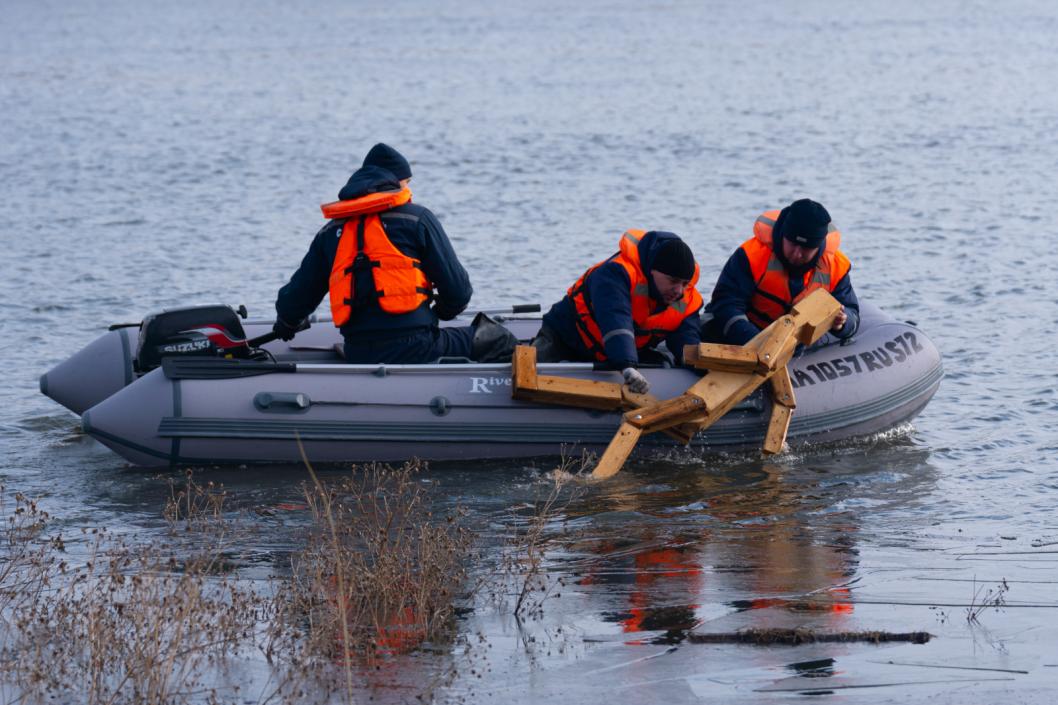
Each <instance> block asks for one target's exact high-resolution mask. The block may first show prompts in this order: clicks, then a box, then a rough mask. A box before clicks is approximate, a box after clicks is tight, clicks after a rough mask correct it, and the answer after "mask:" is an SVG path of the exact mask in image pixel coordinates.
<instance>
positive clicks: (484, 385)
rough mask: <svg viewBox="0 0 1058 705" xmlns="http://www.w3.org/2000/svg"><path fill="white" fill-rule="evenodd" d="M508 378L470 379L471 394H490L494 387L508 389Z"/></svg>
mask: <svg viewBox="0 0 1058 705" xmlns="http://www.w3.org/2000/svg"><path fill="white" fill-rule="evenodd" d="M510 386H511V378H510V377H471V378H470V393H471V394H492V393H493V392H494V391H495V388H496V387H510Z"/></svg>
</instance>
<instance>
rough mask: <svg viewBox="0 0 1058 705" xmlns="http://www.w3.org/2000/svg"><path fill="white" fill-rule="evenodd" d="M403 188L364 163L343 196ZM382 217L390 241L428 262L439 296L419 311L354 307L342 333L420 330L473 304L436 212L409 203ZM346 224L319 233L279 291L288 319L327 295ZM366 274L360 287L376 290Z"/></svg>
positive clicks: (279, 302)
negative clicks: (340, 239)
mask: <svg viewBox="0 0 1058 705" xmlns="http://www.w3.org/2000/svg"><path fill="white" fill-rule="evenodd" d="M397 188H400V184H399V183H398V181H397V179H396V178H395V177H394V176H393V175H392V174H390V173H389V172H388V171H386V170H384V169H379V168H377V167H363V168H361V169H358V170H357V171H356V172H354V173H353V175H352V176H351V177H350V178H349V183H347V184H346V185H345V187H344V188H343V189H342V190H341V191H340V192H339V194H338V198H339V199H340V200H343V201H346V200H351V199H354V198H359V197H360V196H366V195H367V194H369V193H376V192H378V191H389V190H394V189H397ZM380 218H381V221H382V227H383V229H384V230H385V231H386V236H387V237H388V238H389V240H390V242H392V243H393V245H394V246H395V247H396V248H397V249H398V250H400V251H401V252H403V253H404V254H405V255H407V256H409V257H414V258H416V259H418V260H420V261H421V262H422V268H423V272H424V273H425V274H426V276H427V278H428V279H429V280H430V281H431V282H433V285H434V287H435V288H436V291H437V294H436V298H435V300H434V302H433V307H432V308H431V306H430V302H426V303H424V304H423V305H422V306H420V307H419V308H417V309H416V310H414V311H411V312H410V313H402V314H391V313H386V312H384V311H383V310H382V309H381V308H379V306H378V303H377V302H375V301H372V302H370V303H368V304H366V305H364V306H362V307H354V309H353V312H352V315H351V316H350V318H349V322H348V323H346V324H345V325H344V326H342V334H343V335H345V336H346V337H358V336H361V335H364V334H370V335H373V336H374V337H375V338H386V337H395V336H400V335H406V334H408V333H409V332H410V331H413V330H416V329H427V328H431V327H436V326H437V320H438V318H439V317H440V318H441V319H443V320H449V319H452V318H455V317H456V316H457V315H459V314H460V313H461V312H462V311H463V309H465V308H466V307H467V304H468V303H470V296H471V294H472V293H473V288H472V287H471V286H470V278H469V277H468V276H467V273H466V270H465V269H463V265H461V264H460V263H459V259H458V258H457V257H456V254H455V252H454V251H453V250H452V244H451V243H450V242H449V241H448V236H447V235H446V234H445V231H444V228H442V227H441V224H440V223H439V222H438V221H437V218H436V216H434V214H433V213H431V212H430V211H429V210H428V209H426V208H424V207H422V206H420V205H418V204H416V203H410V202H409V203H405V204H404V205H402V206H397V207H396V208H392V209H390V210H388V211H384V212H382V213H381V214H380ZM344 223H345V221H344V220H332V221H330V222H328V223H327V224H326V225H324V226H323V228H322V229H321V230H320V231H319V232H318V233H316V237H315V238H314V239H313V241H312V244H311V245H310V246H309V251H308V254H306V255H305V258H304V259H302V260H301V266H300V267H298V270H297V271H296V272H294V275H293V276H292V277H290V281H289V282H287V284H286V285H285V286H284V287H283V288H282V289H280V290H279V295H278V297H277V298H276V312H277V314H278V315H279V317H280V318H281V319H283V320H284V321H286V322H288V323H291V324H293V323H296V322H298V321H300V320H301V319H303V318H305V317H306V316H308V315H309V314H310V313H312V312H313V311H315V310H316V307H317V306H319V304H320V301H322V300H323V297H324V296H326V295H327V291H328V287H329V280H330V276H331V267H332V265H333V264H334V257H335V255H336V254H337V252H338V238H339V235H340V234H341V228H342V225H343V224H344ZM362 275H363V277H365V278H366V280H364V281H363V282H362V281H361V279H360V278H359V275H358V279H357V281H356V290H357V291H374V290H375V285H374V282H373V281H371V274H370V272H368V271H366V270H365V271H364V272H362Z"/></svg>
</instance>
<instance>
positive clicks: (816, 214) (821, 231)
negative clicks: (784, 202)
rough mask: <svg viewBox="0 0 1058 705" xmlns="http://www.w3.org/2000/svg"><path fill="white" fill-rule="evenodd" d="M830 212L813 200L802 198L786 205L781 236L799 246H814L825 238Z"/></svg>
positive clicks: (817, 245)
mask: <svg viewBox="0 0 1058 705" xmlns="http://www.w3.org/2000/svg"><path fill="white" fill-rule="evenodd" d="M829 226H830V213H827V209H826V208H824V207H823V206H822V205H820V204H818V203H816V202H815V201H812V200H809V199H807V198H802V199H801V200H800V201H794V202H793V203H791V204H790V205H789V206H787V207H786V215H785V216H784V217H783V223H782V236H783V237H784V238H786V239H787V240H789V241H790V242H792V243H794V244H795V245H798V246H800V247H807V248H814V247H819V246H820V245H822V244H823V241H824V240H826V239H827V232H828V231H829Z"/></svg>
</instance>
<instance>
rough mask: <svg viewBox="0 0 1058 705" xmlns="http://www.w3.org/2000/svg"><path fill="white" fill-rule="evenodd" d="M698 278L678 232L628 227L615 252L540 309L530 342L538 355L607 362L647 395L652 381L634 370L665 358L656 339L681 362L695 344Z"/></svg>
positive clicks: (544, 358)
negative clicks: (687, 347) (541, 314)
mask: <svg viewBox="0 0 1058 705" xmlns="http://www.w3.org/2000/svg"><path fill="white" fill-rule="evenodd" d="M697 282H698V265H697V264H696V263H695V261H694V255H693V254H692V253H691V248H690V247H688V246H687V243H685V242H684V241H683V240H681V239H680V238H679V236H677V235H675V234H674V233H669V232H662V231H653V230H652V231H650V232H643V231H642V230H628V231H626V232H625V233H624V235H622V236H621V241H620V244H619V250H618V252H617V253H616V254H614V255H612V256H611V257H609V258H608V259H606V260H603V261H602V262H599V263H598V264H596V265H594V266H592V267H590V268H589V269H588V270H587V271H586V272H585V273H584V274H583V275H581V277H580V279H578V280H577V281H576V282H575V283H574V284H573V286H571V287H570V288H569V291H568V292H567V293H566V295H565V297H563V298H562V300H561V301H559V302H558V303H556V304H555V305H554V306H552V307H551V310H550V311H548V312H547V313H546V314H545V315H544V319H543V325H542V326H541V328H540V332H539V333H537V335H536V338H535V339H534V340H533V346H534V347H535V348H536V349H537V360H538V361H540V362H558V361H561V360H573V361H590V362H605V363H607V365H608V366H609V367H610V368H611V369H615V370H621V373H622V375H623V376H624V379H625V383H626V384H628V386H629V388H630V389H631V390H632V391H633V392H637V393H645V392H647V391H648V390H649V389H650V384H649V383H648V382H647V380H646V378H645V377H644V376H643V375H642V374H641V373H640V372H639V370H638V369H637V368H638V366H639V364H640V363H641V362H647V361H648V360H649V359H651V358H653V359H656V360H662V359H663V356H661V354H660V353H659V352H657V351H656V350H654V348H655V347H656V346H657V345H658V344H660V343H661V342H662V341H665V344H666V346H667V347H668V349H669V352H671V353H672V355H673V356H674V358H675V360H676V362H677V363H680V362H682V358H683V346H684V345H697V344H698V342H699V326H700V321H699V318H698V309H700V308H701V307H702V296H701V294H699V293H698V290H697V289H696V288H695V284H696V283H697Z"/></svg>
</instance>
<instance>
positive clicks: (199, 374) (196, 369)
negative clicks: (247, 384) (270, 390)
mask: <svg viewBox="0 0 1058 705" xmlns="http://www.w3.org/2000/svg"><path fill="white" fill-rule="evenodd" d="M162 370H163V371H164V372H165V376H166V377H168V378H169V379H233V378H236V377H256V376H257V375H267V374H272V373H273V372H297V365H296V364H294V363H293V362H272V361H270V360H225V359H221V358H211V357H201V358H195V357H167V358H163V359H162Z"/></svg>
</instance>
